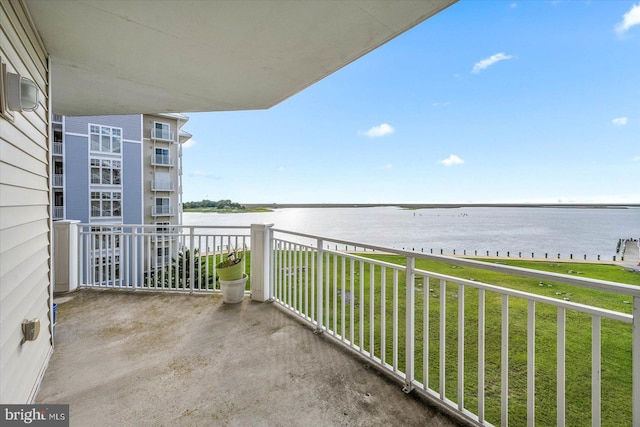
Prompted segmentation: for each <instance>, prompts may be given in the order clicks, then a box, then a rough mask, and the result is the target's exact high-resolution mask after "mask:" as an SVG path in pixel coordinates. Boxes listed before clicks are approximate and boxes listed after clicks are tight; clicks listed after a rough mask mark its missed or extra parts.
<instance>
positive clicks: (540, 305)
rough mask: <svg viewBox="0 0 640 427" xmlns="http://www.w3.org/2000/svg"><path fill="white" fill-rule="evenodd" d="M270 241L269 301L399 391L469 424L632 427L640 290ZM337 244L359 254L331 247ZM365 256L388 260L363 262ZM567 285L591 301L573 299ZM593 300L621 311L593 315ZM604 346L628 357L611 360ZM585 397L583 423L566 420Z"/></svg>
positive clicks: (638, 371)
mask: <svg viewBox="0 0 640 427" xmlns="http://www.w3.org/2000/svg"><path fill="white" fill-rule="evenodd" d="M271 242H272V253H271V257H270V259H271V268H272V272H271V275H272V293H273V294H272V295H273V298H274V300H275V301H276V302H277V303H278V304H280V305H282V306H283V307H285V308H286V309H287V310H288V311H289V312H291V313H293V314H294V315H296V316H299V317H300V318H302V319H304V320H306V321H307V322H309V323H310V324H311V325H313V326H314V327H315V328H316V329H317V330H318V331H319V332H324V333H325V334H326V335H328V336H330V337H332V338H334V339H335V340H336V341H337V342H339V343H341V344H342V345H344V346H346V347H348V348H350V349H351V350H353V351H355V352H358V353H360V354H361V355H363V356H365V357H367V358H368V359H369V360H370V361H371V363H372V364H374V365H376V366H378V367H379V368H381V369H383V370H386V371H388V372H390V373H391V374H392V375H394V376H395V377H396V378H397V379H398V380H400V381H401V382H403V383H404V388H405V391H407V392H409V391H411V390H416V391H417V392H419V393H421V394H423V395H424V396H426V397H427V398H429V399H432V400H433V401H436V402H438V403H439V404H440V405H441V406H444V407H446V408H448V410H450V411H454V412H456V413H457V414H459V415H462V416H463V417H465V418H466V419H467V420H469V421H471V422H472V423H474V424H477V425H494V424H495V425H497V424H499V425H502V426H506V425H508V423H509V421H511V422H512V423H513V422H517V423H519V422H521V421H523V420H524V419H526V420H527V424H528V425H556V424H557V425H584V424H591V425H595V426H598V425H601V424H602V423H604V424H609V423H612V422H614V423H617V424H618V425H634V426H637V425H640V405H637V404H633V402H636V403H637V402H640V319H639V317H640V314H639V313H640V287H635V286H631V285H625V284H618V283H613V282H605V281H599V280H592V279H585V278H581V277H576V276H569V275H561V274H556V273H546V272H542V271H535V270H528V269H523V268H516V267H508V266H505V265H497V264H490V263H484V262H478V261H472V260H465V259H460V258H452V257H443V256H438V255H426V254H416V253H413V252H406V251H397V250H392V249H389V248H382V247H375V246H368V245H362V244H357V243H353V242H346V241H342V240H335V239H327V238H323V237H319V236H313V235H308V234H302V233H294V232H290V231H285V230H277V229H273V237H272V239H271ZM337 244H340V245H345V244H346V245H349V246H354V249H356V250H357V252H358V253H357V254H356V253H352V252H341V251H338V250H331V249H329V248H330V247H337ZM365 249H366V250H368V252H370V253H375V252H376V251H377V252H384V253H388V254H392V255H394V256H395V258H394V260H395V262H394V263H390V262H386V261H381V260H378V259H375V258H371V257H365V256H363V252H364V250H365ZM425 262H438V263H443V264H440V265H444V266H447V267H448V268H450V270H449V271H452V272H456V271H459V272H462V271H464V272H468V274H469V275H477V274H479V273H476V272H478V271H481V272H484V274H487V273H488V274H491V275H494V276H495V277H496V280H497V281H499V282H500V283H507V284H508V283H509V281H510V280H511V281H515V278H526V279H524V280H525V282H526V283H525V285H524V286H525V287H526V289H541V288H544V289H545V292H540V293H539V294H538V293H534V292H526V291H523V290H519V289H513V288H509V286H498V285H494V284H490V283H486V282H483V281H480V280H477V279H475V278H473V277H464V278H463V277H454V276H453V275H449V274H442V273H441V272H440V273H438V272H434V271H429V270H428V269H420V268H417V267H416V263H425ZM492 277H493V276H492ZM527 280H528V281H527ZM572 286H577V287H581V288H583V290H584V291H586V292H587V293H592V294H593V295H591V294H590V295H591V296H589V297H586V298H585V300H590V301H594V302H593V303H590V304H585V303H579V302H573V301H571V299H572V297H573V296H572V295H571V297H569V296H567V295H570V294H571V292H567V290H571V287H572ZM574 289H575V288H574ZM554 290H556V294H555V295H554V296H548V295H544V294H545V293H551V294H553V292H552V291H554ZM558 291H562V292H558ZM580 292H581V291H580ZM600 294H602V295H608V296H609V297H611V296H613V298H618V299H619V301H620V306H621V307H624V308H626V309H627V311H628V312H624V311H612V310H609V309H605V308H601V307H598V306H595V305H591V304H595V303H596V302H597V301H598V299H599V298H600ZM624 302H626V303H627V304H628V305H625V304H624ZM630 308H632V309H630ZM632 313H635V314H632ZM612 348H618V349H620V348H622V349H624V350H622V354H625V355H627V357H626V358H625V357H622V358H621V359H616V360H613V359H614V358H617V357H619V356H616V355H615V354H614V353H613V351H612ZM613 367H615V369H614V368H613ZM631 378H632V381H630V379H631ZM584 399H590V400H591V405H588V407H591V408H592V409H591V413H590V414H589V413H587V414H576V411H575V409H574V410H573V411H570V410H569V408H575V404H576V401H579V400H583V401H584ZM549 407H554V408H556V409H555V412H553V411H551V412H553V413H550V411H549V409H548V408H549ZM541 408H544V409H541ZM605 409H608V411H605V412H603V410H605ZM581 417H586V419H585V418H581Z"/></svg>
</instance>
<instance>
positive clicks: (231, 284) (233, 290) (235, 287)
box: [220, 274, 249, 304]
mask: <svg viewBox="0 0 640 427" xmlns="http://www.w3.org/2000/svg"><path fill="white" fill-rule="evenodd" d="M248 279H249V276H247V275H246V274H244V275H243V276H242V279H239V280H220V290H221V291H222V302H224V303H226V304H238V303H239V302H242V299H243V298H244V288H245V285H246V283H247V280H248Z"/></svg>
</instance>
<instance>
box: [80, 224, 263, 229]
mask: <svg viewBox="0 0 640 427" xmlns="http://www.w3.org/2000/svg"><path fill="white" fill-rule="evenodd" d="M78 227H114V228H153V229H158V228H174V229H175V228H186V229H194V230H196V229H199V228H203V229H212V230H216V229H217V230H250V229H251V227H250V226H248V225H183V224H120V223H93V224H87V223H80V224H78Z"/></svg>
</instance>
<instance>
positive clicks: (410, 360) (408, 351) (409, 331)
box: [402, 256, 428, 393]
mask: <svg viewBox="0 0 640 427" xmlns="http://www.w3.org/2000/svg"><path fill="white" fill-rule="evenodd" d="M415 267H416V259H415V258H414V257H410V256H409V257H407V267H406V268H407V270H406V274H405V276H406V313H405V316H406V317H405V330H406V331H405V359H406V365H405V366H406V377H405V384H404V387H403V389H402V390H404V392H405V393H409V392H411V390H413V379H414V369H413V367H414V358H415V354H414V353H415V352H414V344H415V339H414V335H415V301H414V299H415V278H416V273H415ZM425 289H427V290H428V286H425ZM425 292H426V291H425Z"/></svg>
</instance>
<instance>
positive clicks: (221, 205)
mask: <svg viewBox="0 0 640 427" xmlns="http://www.w3.org/2000/svg"><path fill="white" fill-rule="evenodd" d="M182 207H183V208H184V209H199V208H215V209H239V210H245V209H246V208H245V207H244V206H242V205H241V204H240V203H236V202H232V201H231V200H218V201H217V202H216V201H214V200H206V199H204V200H201V201H199V202H185V203H183V204H182Z"/></svg>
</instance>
